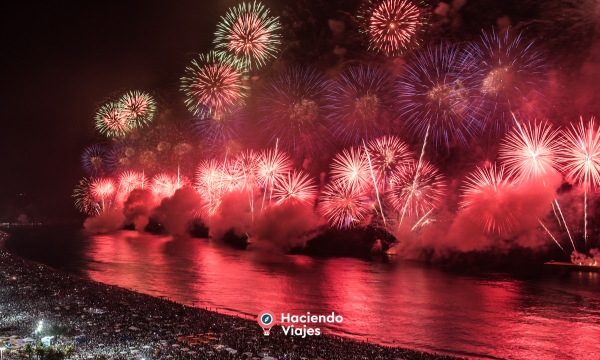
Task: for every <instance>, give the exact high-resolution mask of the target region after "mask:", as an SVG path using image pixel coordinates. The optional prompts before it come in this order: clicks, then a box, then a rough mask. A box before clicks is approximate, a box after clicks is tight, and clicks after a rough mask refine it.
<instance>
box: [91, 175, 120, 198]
mask: <svg viewBox="0 0 600 360" xmlns="http://www.w3.org/2000/svg"><path fill="white" fill-rule="evenodd" d="M90 190H91V192H92V195H94V197H96V199H97V200H101V199H106V198H108V197H110V196H112V195H113V194H114V193H115V182H114V180H113V179H110V178H98V179H95V180H94V181H93V182H92V185H91V188H90Z"/></svg>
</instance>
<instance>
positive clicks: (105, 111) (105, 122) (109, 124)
mask: <svg viewBox="0 0 600 360" xmlns="http://www.w3.org/2000/svg"><path fill="white" fill-rule="evenodd" d="M131 128H132V122H131V121H130V120H129V115H128V114H127V113H126V112H125V111H123V107H122V106H121V104H119V103H114V102H109V103H106V104H104V105H102V106H101V107H100V108H99V109H98V111H96V129H97V130H98V131H99V132H100V133H101V134H104V135H106V136H108V137H120V136H125V135H126V134H127V133H128V132H129V131H130V130H131Z"/></svg>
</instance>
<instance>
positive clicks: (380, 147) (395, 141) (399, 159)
mask: <svg viewBox="0 0 600 360" xmlns="http://www.w3.org/2000/svg"><path fill="white" fill-rule="evenodd" d="M367 152H368V155H369V157H370V160H371V165H372V168H373V169H374V170H375V175H376V177H377V180H376V182H375V183H376V184H377V186H378V187H379V188H380V189H381V192H385V191H387V189H388V186H389V185H390V179H391V176H392V173H393V172H394V171H395V170H396V169H398V168H399V167H400V166H402V165H404V164H406V163H408V162H409V161H412V152H411V151H410V150H409V149H408V145H406V144H405V143H404V142H403V141H402V140H400V139H399V138H398V137H396V136H393V135H389V136H383V137H380V138H377V139H375V140H371V141H369V142H368V143H367Z"/></svg>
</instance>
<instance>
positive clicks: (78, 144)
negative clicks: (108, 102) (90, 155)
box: [0, 0, 237, 217]
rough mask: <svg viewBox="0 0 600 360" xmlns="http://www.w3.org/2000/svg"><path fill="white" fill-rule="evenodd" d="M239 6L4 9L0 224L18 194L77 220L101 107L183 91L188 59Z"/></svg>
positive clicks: (59, 4)
mask: <svg viewBox="0 0 600 360" xmlns="http://www.w3.org/2000/svg"><path fill="white" fill-rule="evenodd" d="M235 4H237V1H235V0H220V1H216V0H202V1H199V0H178V1H165V0H163V1H160V0H144V1H137V0H136V1H112V0H111V1H106V0H103V1H64V0H63V1H23V2H10V3H9V2H3V4H2V5H1V10H0V13H1V14H2V15H1V16H2V21H1V22H0V27H1V29H2V30H1V32H2V42H3V56H2V58H3V61H2V62H3V65H2V70H3V71H2V73H3V75H2V87H3V92H2V96H1V97H0V102H1V105H0V109H1V110H0V111H1V115H0V116H1V118H0V154H1V159H2V163H1V167H0V217H1V216H2V211H3V210H4V208H5V207H6V205H7V203H10V204H12V203H13V202H14V201H15V197H14V196H15V194H16V193H21V192H27V199H25V200H23V201H25V202H27V203H34V204H35V206H36V208H39V209H40V211H41V212H42V213H43V214H45V215H52V216H69V215H73V214H75V213H76V211H75V209H74V207H73V204H72V201H71V198H70V196H71V193H72V189H73V187H74V186H75V184H77V181H78V180H79V178H81V177H82V176H83V172H82V171H81V170H80V161H79V156H80V154H81V151H82V150H83V149H84V148H85V147H86V146H87V145H90V144H92V143H94V135H93V129H92V121H93V119H92V118H93V113H94V109H95V105H96V104H97V103H98V102H99V101H101V100H102V99H103V98H104V97H105V96H107V95H108V94H110V93H111V92H113V91H116V90H120V89H129V88H141V89H149V90H152V89H154V88H165V87H173V86H176V84H177V81H178V78H179V76H180V75H181V73H182V71H183V68H184V66H185V63H186V59H187V57H186V56H189V54H190V53H199V52H204V51H207V50H209V49H210V48H211V43H212V40H213V35H212V34H213V33H214V30H215V28H216V24H217V21H218V20H219V16H220V15H222V14H223V13H225V11H226V10H227V9H228V8H229V7H230V6H233V5H235ZM18 202H19V201H17V203H18ZM19 205H23V204H19Z"/></svg>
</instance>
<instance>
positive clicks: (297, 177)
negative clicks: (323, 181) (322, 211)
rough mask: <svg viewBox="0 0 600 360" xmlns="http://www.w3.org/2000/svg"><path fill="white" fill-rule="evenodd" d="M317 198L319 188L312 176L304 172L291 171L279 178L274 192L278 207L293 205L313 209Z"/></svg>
mask: <svg viewBox="0 0 600 360" xmlns="http://www.w3.org/2000/svg"><path fill="white" fill-rule="evenodd" d="M316 197H317V186H316V185H315V182H314V180H313V179H311V178H310V176H309V175H308V174H307V173H305V172H302V171H291V172H288V173H287V175H286V176H282V177H279V178H278V179H277V182H276V184H275V188H274V190H273V198H274V199H275V201H276V202H275V204H276V205H281V204H293V205H300V206H306V207H312V206H313V205H314V202H315V199H316Z"/></svg>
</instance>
